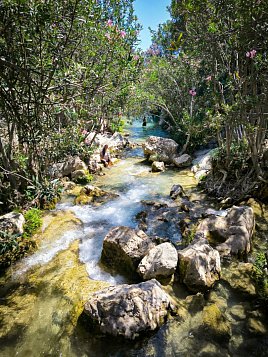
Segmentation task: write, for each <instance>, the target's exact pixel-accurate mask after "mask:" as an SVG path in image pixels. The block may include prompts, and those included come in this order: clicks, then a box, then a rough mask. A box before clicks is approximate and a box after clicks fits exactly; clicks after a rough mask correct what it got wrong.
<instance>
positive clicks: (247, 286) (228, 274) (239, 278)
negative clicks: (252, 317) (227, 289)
mask: <svg viewBox="0 0 268 357" xmlns="http://www.w3.org/2000/svg"><path fill="white" fill-rule="evenodd" d="M252 271H253V264H251V263H243V262H232V263H231V264H229V265H228V267H227V268H223V269H222V272H221V278H222V279H223V280H226V281H227V282H228V283H229V284H230V286H231V287H232V288H233V289H235V290H237V291H238V292H240V293H241V292H242V293H245V294H248V295H253V296H255V295H256V288H255V284H254V280H253V278H252Z"/></svg>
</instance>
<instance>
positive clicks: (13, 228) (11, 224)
mask: <svg viewBox="0 0 268 357" xmlns="http://www.w3.org/2000/svg"><path fill="white" fill-rule="evenodd" d="M24 223H25V219H24V216H23V215H22V214H21V213H16V212H10V213H7V214H5V215H3V216H0V231H3V232H6V233H10V234H22V233H23V225H24Z"/></svg>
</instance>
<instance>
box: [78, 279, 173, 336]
mask: <svg viewBox="0 0 268 357" xmlns="http://www.w3.org/2000/svg"><path fill="white" fill-rule="evenodd" d="M171 309H172V305H171V302H170V299H169V296H168V295H167V294H166V293H165V292H164V291H163V290H162V288H161V285H160V284H159V283H158V282H157V281H156V280H154V279H153V280H150V281H146V282H143V283H140V284H134V285H127V284H124V285H118V286H111V287H108V288H106V289H103V290H101V291H99V292H97V293H95V294H94V295H92V297H90V299H89V300H88V302H87V303H86V304H85V307H84V314H86V315H87V316H88V318H89V322H90V324H89V326H90V327H91V328H92V327H93V328H94V331H99V332H102V333H105V334H111V335H114V336H123V337H125V338H128V339H134V338H136V337H138V336H139V335H140V334H141V333H143V332H148V331H153V330H155V329H156V328H158V327H159V326H161V325H162V324H163V323H164V322H165V319H166V317H167V314H168V311H169V310H171Z"/></svg>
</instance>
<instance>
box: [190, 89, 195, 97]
mask: <svg viewBox="0 0 268 357" xmlns="http://www.w3.org/2000/svg"><path fill="white" fill-rule="evenodd" d="M189 94H191V96H192V97H194V96H195V95H196V91H195V90H194V89H190V90H189Z"/></svg>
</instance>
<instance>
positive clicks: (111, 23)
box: [107, 19, 113, 27]
mask: <svg viewBox="0 0 268 357" xmlns="http://www.w3.org/2000/svg"><path fill="white" fill-rule="evenodd" d="M107 26H108V27H112V26H113V21H112V20H111V19H109V20H108V21H107Z"/></svg>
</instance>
